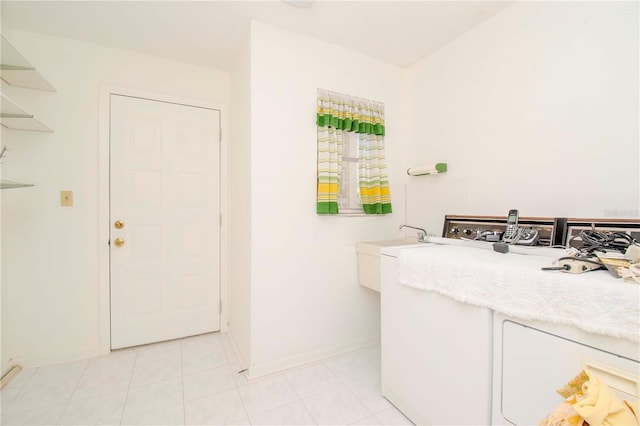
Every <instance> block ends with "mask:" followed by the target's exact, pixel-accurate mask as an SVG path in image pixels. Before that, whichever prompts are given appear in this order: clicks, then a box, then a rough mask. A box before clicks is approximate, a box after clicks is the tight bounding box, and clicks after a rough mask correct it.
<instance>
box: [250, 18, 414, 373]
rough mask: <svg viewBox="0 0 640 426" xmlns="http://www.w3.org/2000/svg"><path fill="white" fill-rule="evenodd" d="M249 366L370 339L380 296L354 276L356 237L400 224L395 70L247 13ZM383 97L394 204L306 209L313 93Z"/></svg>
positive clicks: (390, 231)
mask: <svg viewBox="0 0 640 426" xmlns="http://www.w3.org/2000/svg"><path fill="white" fill-rule="evenodd" d="M250 78H251V158H252V166H251V238H252V240H251V247H250V248H249V247H248V248H247V249H248V250H250V251H251V343H252V347H251V365H250V366H249V367H250V373H251V374H252V375H258V374H262V373H265V372H268V371H271V370H273V369H277V368H279V367H282V366H290V365H292V364H295V363H299V362H304V361H309V360H312V359H317V358H319V357H321V356H326V355H330V354H333V353H336V352H338V351H340V350H345V349H351V348H354V347H357V346H358V345H362V344H365V343H369V342H371V341H375V340H377V339H379V330H380V324H379V322H380V311H379V309H380V305H379V301H380V298H379V294H377V293H374V292H372V291H371V290H368V289H366V288H364V287H361V286H359V285H358V281H357V266H356V250H355V243H356V242H357V241H367V240H375V239H383V238H397V237H398V236H399V233H398V226H399V225H400V224H401V223H402V222H403V221H404V193H403V192H404V190H403V188H404V187H403V185H401V184H400V181H399V179H398V180H397V179H396V178H397V177H398V176H399V173H400V170H402V168H403V167H404V166H405V165H404V164H401V163H402V158H401V152H402V148H401V146H402V144H403V143H405V141H404V130H403V128H402V119H403V97H402V70H401V69H399V68H397V67H395V66H391V65H389V64H386V63H383V62H380V61H377V60H374V59H371V58H368V57H366V56H363V55H360V54H357V53H354V52H351V51H348V50H346V49H343V48H340V47H337V46H334V45H331V44H328V43H325V42H321V41H318V40H315V39H312V38H308V37H304V36H301V35H298V34H295V33H292V32H289V31H285V30H280V29H277V28H275V27H271V26H268V25H265V24H262V23H259V22H254V23H253V25H252V33H251V76H250ZM317 88H325V89H329V90H334V91H338V92H343V93H347V94H350V95H354V96H359V97H363V98H368V99H373V100H377V101H381V102H384V103H385V112H386V124H387V137H386V139H385V143H386V149H387V159H388V162H389V164H390V181H391V191H392V192H391V194H392V203H393V209H394V213H392V214H391V215H388V216H383V217H360V218H344V217H323V216H318V215H316V213H315V196H316V126H315V107H316V95H317V94H316V90H317Z"/></svg>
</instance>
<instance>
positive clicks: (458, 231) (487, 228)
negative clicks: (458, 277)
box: [442, 215, 559, 246]
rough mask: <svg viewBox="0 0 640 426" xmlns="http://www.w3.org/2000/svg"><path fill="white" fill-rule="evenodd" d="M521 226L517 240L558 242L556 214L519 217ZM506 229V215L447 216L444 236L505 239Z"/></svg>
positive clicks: (546, 244)
mask: <svg viewBox="0 0 640 426" xmlns="http://www.w3.org/2000/svg"><path fill="white" fill-rule="evenodd" d="M518 228H520V229H521V236H520V238H519V241H518V243H519V244H524V245H536V246H551V245H555V244H558V243H559V241H558V240H557V238H556V229H557V228H558V224H557V223H556V219H554V218H533V217H520V218H519V219H518ZM506 229H507V217H506V216H460V215H447V216H445V221H444V228H443V231H442V236H443V237H445V238H454V239H467V240H476V241H488V242H498V241H502V239H503V237H504V233H505V231H506Z"/></svg>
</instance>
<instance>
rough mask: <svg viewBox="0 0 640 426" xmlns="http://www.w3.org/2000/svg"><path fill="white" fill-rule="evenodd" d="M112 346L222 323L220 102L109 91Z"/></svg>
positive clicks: (174, 335)
mask: <svg viewBox="0 0 640 426" xmlns="http://www.w3.org/2000/svg"><path fill="white" fill-rule="evenodd" d="M110 259H111V271H110V272H111V348H112V349H118V348H124V347H129V346H135V345H140V344H145V343H151V342H159V341H163V340H169V339H175V338H179V337H185V336H191V335H195V334H200V333H206V332H210V331H217V330H219V329H220V305H219V303H220V273H219V271H220V111H218V110H214V109H208V108H201V107H194V106H187V105H180V104H175V103H168V102H161V101H154V100H149V99H141V98H135V97H129V96H122V95H115V94H112V95H111V112H110Z"/></svg>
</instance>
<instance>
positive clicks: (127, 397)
mask: <svg viewBox="0 0 640 426" xmlns="http://www.w3.org/2000/svg"><path fill="white" fill-rule="evenodd" d="M135 353H136V356H135V359H134V360H133V368H132V369H131V375H130V376H129V384H128V385H127V389H126V394H125V396H124V404H122V412H121V413H120V423H122V421H123V420H124V412H125V409H126V408H127V400H128V399H129V390H131V381H132V380H133V372H134V371H135V369H136V364H137V363H138V354H139V352H138V351H137V350H136V351H135Z"/></svg>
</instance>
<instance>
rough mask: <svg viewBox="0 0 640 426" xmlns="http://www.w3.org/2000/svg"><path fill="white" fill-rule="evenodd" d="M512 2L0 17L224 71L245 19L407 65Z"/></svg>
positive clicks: (45, 12)
mask: <svg viewBox="0 0 640 426" xmlns="http://www.w3.org/2000/svg"><path fill="white" fill-rule="evenodd" d="M513 3H514V2H513V1H480V0H478V1H454V0H449V1H362V0H361V1H328V0H316V1H313V2H311V1H310V0H288V1H213V0H209V1H166V0H164V1H114V0H111V1H50V0H48V1H24V0H20V1H4V0H2V1H1V3H0V5H1V13H2V18H3V20H4V21H5V22H6V23H7V24H8V25H9V27H10V28H12V29H15V30H25V31H31V32H37V33H44V34H49V35H54V36H59V37H65V38H70V39H76V40H81V41H87V42H91V43H97V44H101V45H105V46H111V47H116V48H121V49H127V50H132V51H137V52H141V53H146V54H149V55H154V56H158V57H164V58H169V59H173V60H177V61H181V62H187V63H192V64H197V65H201V66H206V67H210V68H215V69H221V70H227V71H229V70H231V68H232V64H233V61H234V57H235V55H236V52H238V51H239V49H241V47H242V43H243V41H244V40H245V39H246V37H247V35H248V31H249V25H250V21H251V19H256V20H259V21H261V22H264V23H266V24H271V25H274V26H277V27H280V28H284V29H287V30H291V31H294V32H296V33H300V34H303V35H307V36H310V37H313V38H316V39H320V40H324V41H327V42H330V43H335V44H338V45H341V46H343V47H346V48H348V49H351V50H354V51H357V52H361V53H363V54H365V55H368V56H371V57H374V58H378V59H381V60H383V61H386V62H390V63H392V64H396V65H398V66H400V67H407V66H410V65H412V64H414V63H415V62H417V61H419V60H420V59H422V58H424V57H425V56H427V55H429V54H430V53H432V52H433V51H435V50H436V49H438V48H439V47H441V46H442V45H444V44H446V43H447V42H449V41H451V40H453V39H454V38H456V37H457V36H459V35H460V34H462V33H464V32H466V31H468V30H469V29H471V28H473V27H474V26H476V25H478V24H479V23H481V22H482V21H484V20H485V19H487V18H489V17H491V16H493V15H495V14H497V13H499V12H500V11H502V10H504V9H505V8H507V7H509V6H510V5H512V4H513ZM296 4H302V6H300V5H296Z"/></svg>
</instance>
